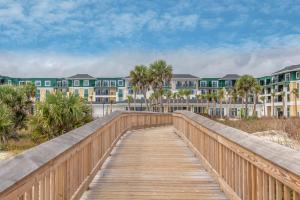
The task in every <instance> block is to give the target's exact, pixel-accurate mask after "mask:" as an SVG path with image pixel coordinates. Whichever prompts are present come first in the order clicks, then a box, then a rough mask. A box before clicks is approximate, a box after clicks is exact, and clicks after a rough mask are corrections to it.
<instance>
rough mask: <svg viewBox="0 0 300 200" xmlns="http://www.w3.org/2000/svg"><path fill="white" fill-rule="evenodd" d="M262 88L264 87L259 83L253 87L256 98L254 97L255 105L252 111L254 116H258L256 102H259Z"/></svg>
mask: <svg viewBox="0 0 300 200" xmlns="http://www.w3.org/2000/svg"><path fill="white" fill-rule="evenodd" d="M261 90H262V87H261V86H260V85H259V84H256V85H255V86H254V87H253V95H254V98H253V101H254V105H253V111H252V116H254V117H256V115H257V114H256V104H257V101H258V95H259V94H260V93H261Z"/></svg>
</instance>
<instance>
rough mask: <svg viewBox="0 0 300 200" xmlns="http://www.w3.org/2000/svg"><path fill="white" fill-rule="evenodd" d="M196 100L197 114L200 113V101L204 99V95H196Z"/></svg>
mask: <svg viewBox="0 0 300 200" xmlns="http://www.w3.org/2000/svg"><path fill="white" fill-rule="evenodd" d="M195 97H196V99H197V112H198V111H199V112H200V100H201V99H202V95H201V94H196V95H195Z"/></svg>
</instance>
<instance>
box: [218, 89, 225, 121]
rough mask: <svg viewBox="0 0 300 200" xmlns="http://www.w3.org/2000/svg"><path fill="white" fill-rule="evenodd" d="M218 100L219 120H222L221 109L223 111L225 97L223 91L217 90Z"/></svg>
mask: <svg viewBox="0 0 300 200" xmlns="http://www.w3.org/2000/svg"><path fill="white" fill-rule="evenodd" d="M217 95H218V99H219V103H220V116H221V118H223V112H222V109H223V99H224V97H225V92H224V89H223V88H222V89H219V90H218V94H217Z"/></svg>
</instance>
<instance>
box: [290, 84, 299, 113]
mask: <svg viewBox="0 0 300 200" xmlns="http://www.w3.org/2000/svg"><path fill="white" fill-rule="evenodd" d="M291 93H292V94H293V95H294V101H295V113H296V114H295V117H298V105H297V99H298V98H299V90H298V88H294V89H293V90H292V91H291Z"/></svg>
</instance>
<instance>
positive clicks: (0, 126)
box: [0, 102, 14, 143]
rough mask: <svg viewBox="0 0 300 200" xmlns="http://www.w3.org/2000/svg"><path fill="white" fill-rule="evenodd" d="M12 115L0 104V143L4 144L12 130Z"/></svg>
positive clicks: (5, 106)
mask: <svg viewBox="0 0 300 200" xmlns="http://www.w3.org/2000/svg"><path fill="white" fill-rule="evenodd" d="M13 127H14V124H13V114H12V112H11V110H10V109H9V107H8V106H7V105H5V104H4V103H2V102H0V143H6V142H7V140H8V138H9V136H10V134H11V132H12V130H13Z"/></svg>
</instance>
